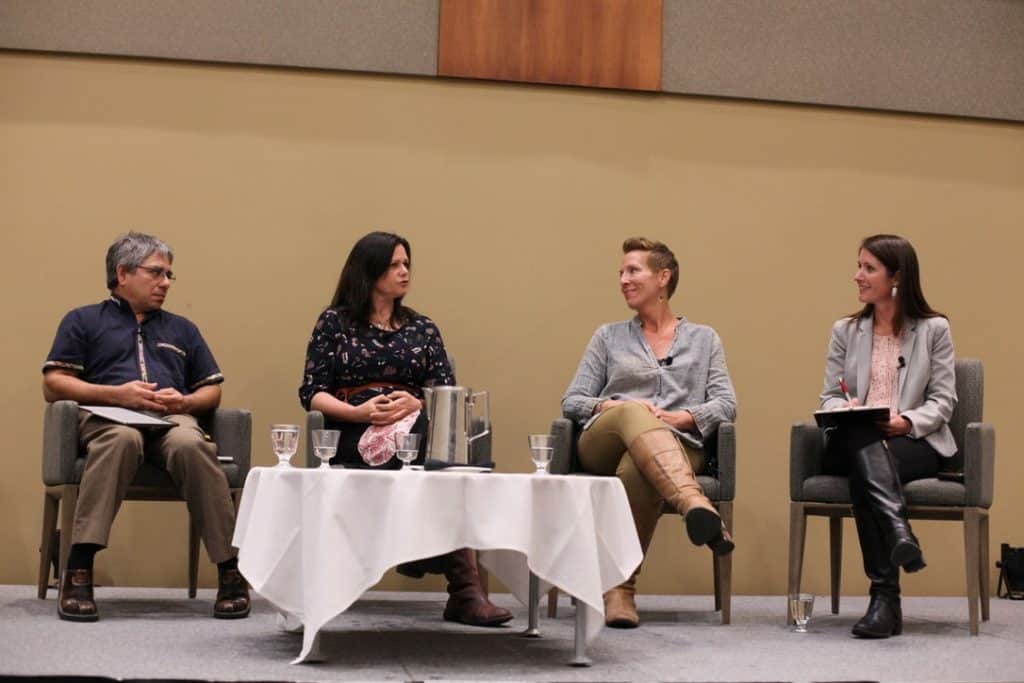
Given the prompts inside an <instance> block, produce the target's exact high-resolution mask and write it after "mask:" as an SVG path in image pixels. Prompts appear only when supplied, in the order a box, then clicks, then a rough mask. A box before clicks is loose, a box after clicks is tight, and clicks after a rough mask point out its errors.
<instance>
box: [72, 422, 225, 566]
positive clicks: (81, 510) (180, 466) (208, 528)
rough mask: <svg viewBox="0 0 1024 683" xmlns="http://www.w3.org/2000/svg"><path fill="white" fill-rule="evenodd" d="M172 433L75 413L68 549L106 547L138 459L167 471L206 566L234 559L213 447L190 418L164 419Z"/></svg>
mask: <svg viewBox="0 0 1024 683" xmlns="http://www.w3.org/2000/svg"><path fill="white" fill-rule="evenodd" d="M165 419H167V420H169V421H171V422H175V423H176V424H177V426H176V427H171V428H170V429H167V430H164V431H159V432H151V433H147V434H145V435H143V433H142V432H141V431H140V430H138V429H136V428H134V427H127V426H125V425H119V424H115V423H113V422H109V421H107V420H103V419H100V418H98V417H93V416H92V415H91V414H90V413H88V412H86V411H84V410H82V411H79V413H78V438H79V439H80V440H81V443H82V446H83V447H84V448H85V452H86V461H85V471H84V472H83V473H82V482H81V484H79V487H78V505H77V506H76V507H75V524H74V527H73V529H72V533H71V542H72V543H95V544H96V545H101V546H104V547H106V545H107V541H108V540H109V538H110V527H111V526H112V525H113V523H114V517H115V516H116V515H117V511H118V509H119V508H120V507H121V501H122V500H124V496H125V493H126V492H127V491H128V486H129V485H130V484H131V482H132V479H134V478H135V473H136V471H137V470H138V468H139V464H140V463H141V462H142V461H143V458H145V459H147V460H148V461H149V462H151V463H152V464H154V465H156V466H157V467H160V468H162V469H165V470H167V472H168V473H170V475H171V479H172V480H173V481H174V483H175V484H176V485H177V486H178V489H179V490H180V491H181V494H182V497H183V498H184V499H185V503H186V505H187V506H188V511H189V514H190V515H192V518H193V519H194V520H195V521H196V523H197V524H198V525H199V529H200V534H201V535H202V538H203V543H204V544H205V545H206V552H207V554H208V555H209V557H210V561H211V562H223V561H225V560H229V559H231V558H232V557H234V556H235V555H236V554H237V553H236V551H235V549H234V548H233V547H232V546H231V536H232V534H233V533H234V528H235V508H234V505H232V503H231V494H230V493H229V491H228V481H227V477H225V476H224V472H223V470H221V468H220V465H219V464H218V462H217V446H216V445H215V444H213V443H212V442H210V441H207V440H206V437H205V436H204V434H203V431H202V430H201V429H200V428H199V424H198V423H197V422H196V419H195V418H194V417H192V416H191V415H170V416H167V417H166V418H165Z"/></svg>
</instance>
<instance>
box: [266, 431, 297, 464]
mask: <svg viewBox="0 0 1024 683" xmlns="http://www.w3.org/2000/svg"><path fill="white" fill-rule="evenodd" d="M270 442H271V444H273V446H274V454H275V455H276V456H277V466H278V467H291V463H289V462H288V461H289V460H291V459H292V456H293V455H295V451H297V450H299V425H273V426H272V427H271V428H270Z"/></svg>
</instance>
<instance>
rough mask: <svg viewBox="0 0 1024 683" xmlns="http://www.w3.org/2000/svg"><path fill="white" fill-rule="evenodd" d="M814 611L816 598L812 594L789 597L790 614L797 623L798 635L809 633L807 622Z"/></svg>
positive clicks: (797, 594) (795, 628) (798, 594)
mask: <svg viewBox="0 0 1024 683" xmlns="http://www.w3.org/2000/svg"><path fill="white" fill-rule="evenodd" d="M813 611H814V596H813V595H811V594H810V593H796V594H793V595H790V596H789V614H790V615H791V616H792V617H793V621H795V622H796V627H794V628H793V630H794V631H795V632H796V633H807V622H809V621H810V620H811V612H813Z"/></svg>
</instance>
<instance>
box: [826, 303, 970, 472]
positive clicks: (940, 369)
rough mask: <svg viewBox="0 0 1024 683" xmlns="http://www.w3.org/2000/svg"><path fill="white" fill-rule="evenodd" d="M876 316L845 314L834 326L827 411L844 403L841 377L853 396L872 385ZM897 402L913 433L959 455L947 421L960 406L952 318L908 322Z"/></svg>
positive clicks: (944, 451)
mask: <svg viewBox="0 0 1024 683" xmlns="http://www.w3.org/2000/svg"><path fill="white" fill-rule="evenodd" d="M873 341H874V318H872V317H871V316H868V317H866V318H859V319H850V318H842V319H841V320H837V321H836V323H835V324H834V325H832V340H831V341H830V342H829V345H828V359H827V360H826V361H825V386H824V388H823V389H822V391H821V407H822V409H823V410H831V409H834V408H841V407H842V406H844V405H845V403H846V398H845V397H844V396H843V392H842V390H841V389H840V388H839V378H840V376H841V377H843V379H845V380H846V385H847V387H849V389H850V395H851V396H856V397H857V398H858V399H860V401H861V402H864V400H865V398H866V397H867V393H868V387H869V385H870V383H871V346H872V344H873ZM900 359H901V360H902V363H901V365H902V367H901V368H900V370H899V385H898V397H899V398H898V399H897V401H898V405H897V406H896V409H897V410H898V411H899V414H900V416H902V417H905V418H907V419H908V420H910V424H911V430H910V434H909V435H908V436H910V437H911V438H914V439H924V440H926V441H927V442H928V443H929V444H931V446H932V448H934V449H935V450H936V451H938V452H939V454H940V455H943V456H945V457H947V458H948V457H950V456H952V455H954V454H955V453H956V443H955V442H954V441H953V434H952V432H950V431H949V420H950V418H951V417H952V416H953V408H955V407H956V377H955V374H954V371H953V363H954V358H953V338H952V336H951V335H950V332H949V321H948V320H946V319H945V318H942V317H935V318H924V319H921V320H908V321H907V323H906V326H905V328H904V331H903V339H902V341H901V343H900Z"/></svg>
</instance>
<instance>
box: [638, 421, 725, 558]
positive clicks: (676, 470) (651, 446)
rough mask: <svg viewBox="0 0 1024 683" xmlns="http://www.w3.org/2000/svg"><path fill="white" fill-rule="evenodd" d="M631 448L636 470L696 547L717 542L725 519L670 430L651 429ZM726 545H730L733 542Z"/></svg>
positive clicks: (639, 437) (640, 436)
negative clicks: (680, 522)
mask: <svg viewBox="0 0 1024 683" xmlns="http://www.w3.org/2000/svg"><path fill="white" fill-rule="evenodd" d="M628 448H629V456H630V457H631V458H632V459H633V462H635V463H636V467H637V469H638V470H640V472H642V473H643V475H644V477H646V478H647V481H649V482H651V486H653V487H654V488H655V490H657V492H658V493H660V494H661V496H662V497H663V498H664V499H665V500H666V501H668V503H669V505H671V506H672V507H674V508H675V509H676V511H678V512H679V514H681V515H682V516H683V519H684V521H685V522H686V533H687V535H688V536H689V537H690V541H691V542H692V543H693V544H694V545H704V544H705V543H712V542H715V543H717V541H718V539H719V538H720V537H721V536H722V532H723V529H722V518H721V517H719V516H718V511H717V510H715V507H714V506H713V505H712V504H711V501H710V500H708V499H707V496H705V495H704V490H703V489H702V488H701V487H700V484H699V483H697V477H696V476H694V473H693V468H692V467H691V466H690V460H689V458H687V457H686V453H685V452H684V451H683V448H682V446H680V445H679V442H678V441H676V437H675V435H674V434H673V433H672V432H671V431H670V430H668V429H652V430H651V431H649V432H644V433H643V434H641V435H639V436H637V437H636V438H635V439H633V442H632V443H630V444H629V446H628ZM727 545H728V546H731V545H732V543H731V541H730V543H729V544H727ZM712 549H713V550H714V547H713V548H712ZM728 550H729V551H731V550H732V548H731V547H729V548H728Z"/></svg>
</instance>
